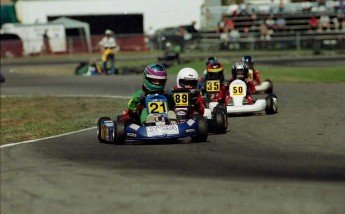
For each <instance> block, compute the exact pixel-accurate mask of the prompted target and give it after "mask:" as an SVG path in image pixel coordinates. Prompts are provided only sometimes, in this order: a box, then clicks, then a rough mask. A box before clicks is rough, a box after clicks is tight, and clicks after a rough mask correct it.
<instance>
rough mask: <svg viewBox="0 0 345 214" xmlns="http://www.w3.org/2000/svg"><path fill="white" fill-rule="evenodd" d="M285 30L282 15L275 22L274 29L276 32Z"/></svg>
mask: <svg viewBox="0 0 345 214" xmlns="http://www.w3.org/2000/svg"><path fill="white" fill-rule="evenodd" d="M285 28H286V20H285V18H284V17H283V16H282V15H279V16H278V19H277V20H276V29H277V30H278V31H285Z"/></svg>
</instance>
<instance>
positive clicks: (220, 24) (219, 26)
mask: <svg viewBox="0 0 345 214" xmlns="http://www.w3.org/2000/svg"><path fill="white" fill-rule="evenodd" d="M226 19H227V17H226V15H223V16H222V18H221V19H220V20H219V22H218V24H217V29H216V31H217V33H219V34H221V33H223V32H224V26H225V21H226Z"/></svg>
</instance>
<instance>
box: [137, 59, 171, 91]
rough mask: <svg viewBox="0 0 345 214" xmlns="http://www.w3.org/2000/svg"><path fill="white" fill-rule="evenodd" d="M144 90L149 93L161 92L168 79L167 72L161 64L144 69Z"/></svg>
mask: <svg viewBox="0 0 345 214" xmlns="http://www.w3.org/2000/svg"><path fill="white" fill-rule="evenodd" d="M143 78H144V84H143V86H144V88H145V89H147V90H149V91H155V90H163V89H164V88H165V84H166V81H167V79H168V74H167V70H166V69H165V67H164V66H163V65H161V64H150V65H148V66H146V68H145V69H144V75H143Z"/></svg>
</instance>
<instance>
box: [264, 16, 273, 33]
mask: <svg viewBox="0 0 345 214" xmlns="http://www.w3.org/2000/svg"><path fill="white" fill-rule="evenodd" d="M265 25H266V26H267V28H268V30H271V31H273V30H274V28H275V21H274V19H273V16H271V15H269V16H268V17H267V18H266V20H265Z"/></svg>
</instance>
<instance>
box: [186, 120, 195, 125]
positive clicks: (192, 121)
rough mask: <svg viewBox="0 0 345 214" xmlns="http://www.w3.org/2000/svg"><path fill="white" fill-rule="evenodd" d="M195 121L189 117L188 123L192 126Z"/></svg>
mask: <svg viewBox="0 0 345 214" xmlns="http://www.w3.org/2000/svg"><path fill="white" fill-rule="evenodd" d="M194 123H195V121H194V120H192V119H189V120H188V121H187V124H188V125H189V126H192V125H193V124H194Z"/></svg>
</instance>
